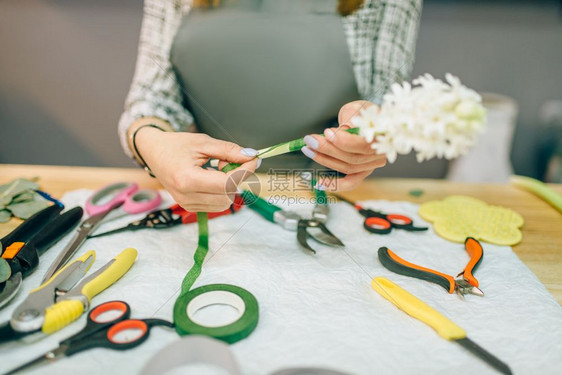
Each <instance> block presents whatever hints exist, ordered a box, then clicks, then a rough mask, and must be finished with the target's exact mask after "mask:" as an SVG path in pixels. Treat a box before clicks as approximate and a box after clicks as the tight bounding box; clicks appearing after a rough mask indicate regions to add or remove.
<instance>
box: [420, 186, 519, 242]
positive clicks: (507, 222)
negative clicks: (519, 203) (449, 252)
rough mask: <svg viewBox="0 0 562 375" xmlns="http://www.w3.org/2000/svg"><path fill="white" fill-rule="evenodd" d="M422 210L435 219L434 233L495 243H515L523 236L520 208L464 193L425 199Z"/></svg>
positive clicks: (461, 240) (456, 240)
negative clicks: (493, 202) (497, 204)
mask: <svg viewBox="0 0 562 375" xmlns="http://www.w3.org/2000/svg"><path fill="white" fill-rule="evenodd" d="M419 214H420V216H421V217H422V218H423V219H424V220H427V221H430V222H432V223H433V229H434V230H435V233H437V234H438V235H440V236H441V237H443V238H445V239H447V240H449V241H454V242H464V240H465V239H466V237H474V238H476V239H478V240H482V241H486V242H489V243H493V244H496V245H515V244H517V243H519V242H520V241H521V238H522V237H523V235H522V234H521V231H520V230H519V228H521V226H522V225H523V217H522V216H521V215H519V214H518V213H517V212H515V211H513V210H511V209H509V208H505V207H500V206H492V205H489V204H487V203H485V202H482V201H481V200H478V199H476V198H471V197H467V196H464V195H452V196H449V197H447V198H445V199H444V200H442V201H431V202H427V203H424V204H422V205H421V206H420V209H419Z"/></svg>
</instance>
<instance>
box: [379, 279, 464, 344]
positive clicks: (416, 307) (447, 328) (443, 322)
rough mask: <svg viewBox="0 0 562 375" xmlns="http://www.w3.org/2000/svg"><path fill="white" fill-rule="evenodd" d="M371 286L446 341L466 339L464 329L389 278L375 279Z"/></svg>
mask: <svg viewBox="0 0 562 375" xmlns="http://www.w3.org/2000/svg"><path fill="white" fill-rule="evenodd" d="M371 286H372V287H373V289H374V290H376V291H377V293H379V294H380V295H381V296H383V297H384V298H386V299H387V300H389V301H390V302H392V303H393V304H394V305H395V306H396V307H398V308H399V309H400V310H402V311H404V312H405V313H406V314H408V315H410V316H412V317H414V318H416V319H418V320H420V321H422V322H424V323H425V324H427V325H428V326H430V327H431V328H433V329H434V330H435V331H437V333H438V334H439V336H441V337H443V338H444V339H447V340H459V339H463V338H465V337H466V332H465V330H464V329H462V328H461V327H459V326H458V325H456V324H455V323H453V322H452V321H451V320H449V319H448V318H446V317H445V316H443V315H441V313H439V312H438V311H437V310H435V309H433V308H432V307H430V306H428V305H427V304H426V303H424V302H423V301H421V300H420V299H418V298H417V297H416V296H414V295H412V294H410V293H408V292H407V291H406V290H404V289H402V288H401V287H399V286H398V285H396V284H394V283H393V282H392V281H390V280H388V279H387V278H385V277H375V278H374V279H373V281H372V282H371Z"/></svg>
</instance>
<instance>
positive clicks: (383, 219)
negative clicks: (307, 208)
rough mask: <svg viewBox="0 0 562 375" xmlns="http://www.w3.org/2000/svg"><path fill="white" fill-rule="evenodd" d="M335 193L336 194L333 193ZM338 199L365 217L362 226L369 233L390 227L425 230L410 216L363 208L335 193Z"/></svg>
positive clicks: (386, 231) (384, 232) (386, 230)
mask: <svg viewBox="0 0 562 375" xmlns="http://www.w3.org/2000/svg"><path fill="white" fill-rule="evenodd" d="M334 195H336V194H334ZM336 197H337V198H338V199H339V200H342V201H344V202H346V203H349V204H350V205H352V206H353V207H355V208H356V209H357V211H359V213H360V214H361V215H363V216H364V217H365V221H364V222H363V227H364V228H365V229H367V230H368V231H369V232H371V233H376V234H388V233H390V232H391V231H392V228H396V229H402V230H407V231H409V232H421V231H424V230H427V227H416V226H414V222H413V220H412V219H411V218H409V217H408V216H405V215H400V214H383V213H382V212H379V211H374V210H370V209H365V208H363V207H362V206H361V205H360V204H357V203H355V202H352V201H350V200H347V199H345V198H343V197H341V196H339V195H336Z"/></svg>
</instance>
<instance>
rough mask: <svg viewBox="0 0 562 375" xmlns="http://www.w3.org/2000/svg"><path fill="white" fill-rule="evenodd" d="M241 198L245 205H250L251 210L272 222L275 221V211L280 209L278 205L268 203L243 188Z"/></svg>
mask: <svg viewBox="0 0 562 375" xmlns="http://www.w3.org/2000/svg"><path fill="white" fill-rule="evenodd" d="M242 198H243V199H244V203H246V206H248V207H250V208H251V209H252V210H254V211H256V212H257V213H259V214H260V215H262V216H263V217H264V218H266V219H267V220H269V221H271V222H272V223H275V218H274V217H275V213H276V212H277V211H281V208H280V207H277V206H275V205H273V204H271V203H269V202H268V201H266V200H265V199H262V198H260V197H258V196H257V195H255V194H254V193H252V192H249V191H248V190H244V191H243V192H242Z"/></svg>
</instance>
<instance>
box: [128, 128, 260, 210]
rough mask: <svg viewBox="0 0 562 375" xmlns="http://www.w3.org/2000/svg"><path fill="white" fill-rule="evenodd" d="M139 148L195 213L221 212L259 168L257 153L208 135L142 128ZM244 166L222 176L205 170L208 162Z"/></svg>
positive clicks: (162, 180) (170, 189) (180, 200)
mask: <svg viewBox="0 0 562 375" xmlns="http://www.w3.org/2000/svg"><path fill="white" fill-rule="evenodd" d="M136 145H137V149H138V150H139V153H140V154H141V155H142V157H143V158H144V160H145V161H146V163H147V165H148V166H149V167H150V169H151V170H152V173H154V175H155V176H156V177H157V178H158V180H159V181H160V183H161V184H162V185H163V186H164V188H166V190H168V192H169V193H170V194H171V195H172V197H173V198H174V200H175V201H176V202H177V203H178V204H179V205H180V206H182V207H183V208H185V209H186V210H188V211H193V212H218V211H223V210H225V209H227V208H228V207H229V206H230V205H231V204H232V202H233V201H234V195H235V193H236V187H237V186H238V184H240V183H241V182H242V181H243V180H245V179H246V178H247V177H249V176H250V175H251V173H252V172H254V170H255V169H256V168H257V166H258V164H259V162H260V161H261V160H260V159H257V158H255V156H256V155H257V151H256V150H254V149H248V148H242V147H240V146H238V145H237V144H235V143H232V142H225V141H220V140H217V139H214V138H211V137H209V136H208V135H205V134H197V133H180V132H178V133H173V132H163V131H160V130H158V129H155V128H151V127H143V128H142V129H140V130H139V131H138V133H137V135H136ZM211 158H213V159H219V160H221V161H225V162H230V163H242V166H240V167H239V168H238V169H236V170H234V171H231V172H229V173H223V172H220V171H217V170H215V169H211V168H209V169H203V168H202V166H203V165H204V164H205V163H206V162H207V161H208V160H209V159H211Z"/></svg>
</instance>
